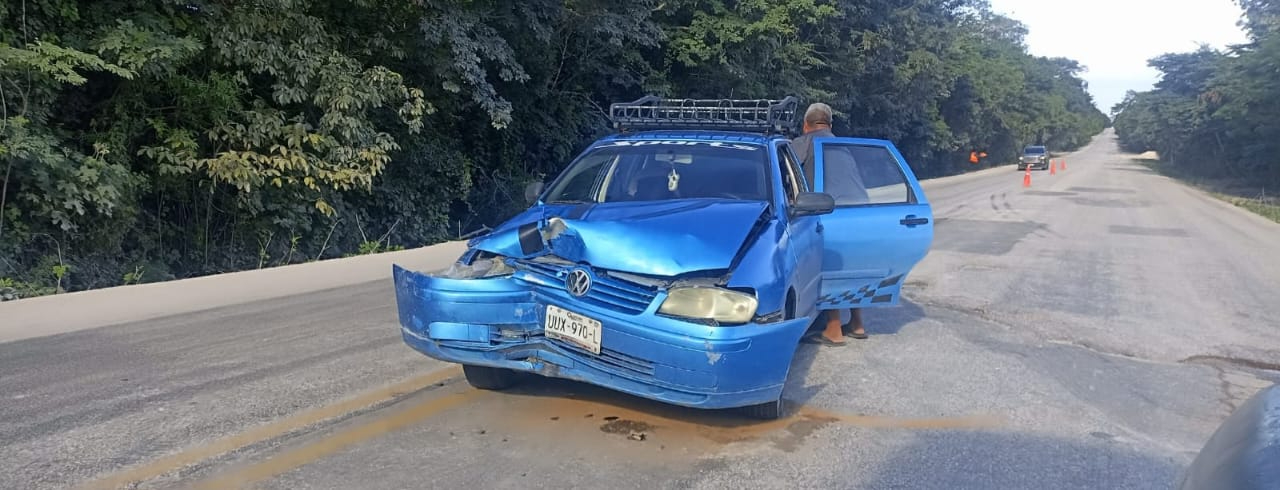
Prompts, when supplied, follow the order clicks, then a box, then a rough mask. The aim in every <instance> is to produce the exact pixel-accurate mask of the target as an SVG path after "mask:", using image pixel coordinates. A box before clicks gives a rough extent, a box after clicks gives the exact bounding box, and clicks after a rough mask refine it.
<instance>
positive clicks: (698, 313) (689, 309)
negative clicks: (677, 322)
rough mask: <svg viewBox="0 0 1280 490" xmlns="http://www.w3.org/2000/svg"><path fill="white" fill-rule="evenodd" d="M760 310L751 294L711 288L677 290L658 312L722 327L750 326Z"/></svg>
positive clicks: (671, 292) (669, 296) (670, 292)
mask: <svg viewBox="0 0 1280 490" xmlns="http://www.w3.org/2000/svg"><path fill="white" fill-rule="evenodd" d="M757 306H759V304H758V302H757V301H756V298H755V297H754V296H751V295H749V294H745V293H740V292H737V291H731V290H728V289H720V288H711V287H692V288H675V289H672V290H671V291H669V292H668V293H667V299H666V300H664V301H663V302H662V307H661V308H658V312H659V313H662V314H666V315H672V316H680V317H685V318H704V319H711V320H715V321H717V322H721V323H747V322H749V321H751V318H752V317H753V316H755V314H756V307H757Z"/></svg>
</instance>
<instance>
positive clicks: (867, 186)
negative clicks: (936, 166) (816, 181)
mask: <svg viewBox="0 0 1280 490" xmlns="http://www.w3.org/2000/svg"><path fill="white" fill-rule="evenodd" d="M822 160H823V179H822V184H823V185H822V188H823V189H825V191H826V192H827V193H828V194H831V196H832V197H834V198H835V200H836V206H861V205H871V204H906V203H910V202H913V201H914V197H913V196H912V193H911V189H910V187H909V186H908V185H907V177H906V175H904V174H903V173H902V167H901V166H899V165H898V160H897V159H896V158H894V156H893V154H892V153H890V152H889V150H888V149H887V148H884V147H882V146H870V145H853V144H830V143H828V144H824V145H823V146H822Z"/></svg>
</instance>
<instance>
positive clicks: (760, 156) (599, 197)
mask: <svg viewBox="0 0 1280 490" xmlns="http://www.w3.org/2000/svg"><path fill="white" fill-rule="evenodd" d="M767 162H768V155H767V154H766V153H765V150H764V147H762V146H758V145H747V144H738V143H717V142H686V141H669V142H668V141H653V142H650V141H615V142H610V143H605V144H604V145H601V146H597V147H596V148H594V149H592V150H591V151H590V152H588V153H587V154H586V155H583V156H582V158H579V159H578V161H577V162H576V163H574V164H573V165H572V166H570V167H569V169H568V170H566V171H565V173H564V174H563V175H561V176H560V178H559V179H558V180H557V181H556V183H555V184H554V185H553V187H552V189H551V192H549V193H548V194H547V198H546V202H548V203H606V202H623V201H662V200H671V199H694V198H724V199H742V200H751V201H768V200H769V196H770V193H769V177H768V175H769V173H768V170H769V166H768V164H767Z"/></svg>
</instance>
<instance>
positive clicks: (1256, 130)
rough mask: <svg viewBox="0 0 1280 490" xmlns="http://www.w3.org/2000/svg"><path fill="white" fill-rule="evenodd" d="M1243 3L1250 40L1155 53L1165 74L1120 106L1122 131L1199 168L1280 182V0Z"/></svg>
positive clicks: (1125, 137)
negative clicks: (1225, 47)
mask: <svg viewBox="0 0 1280 490" xmlns="http://www.w3.org/2000/svg"><path fill="white" fill-rule="evenodd" d="M1240 4H1241V5H1242V6H1243V7H1244V9H1245V18H1244V21H1243V22H1242V24H1243V25H1244V26H1245V27H1246V28H1247V29H1248V30H1249V34H1250V38H1251V39H1250V42H1249V43H1247V44H1245V45H1242V46H1234V47H1232V48H1231V49H1229V50H1226V51H1217V50H1213V49H1210V48H1208V47H1202V48H1201V49H1199V50H1197V51H1195V52H1191V53H1177V54H1166V55H1163V56H1160V57H1157V58H1155V59H1152V60H1151V62H1150V64H1151V66H1152V67H1155V68H1156V69H1158V70H1160V71H1161V72H1162V73H1163V76H1162V77H1161V80H1160V82H1158V83H1157V84H1156V86H1155V89H1154V90H1151V91H1147V92H1142V93H1132V92H1131V93H1129V94H1128V96H1127V97H1125V100H1124V101H1123V102H1121V103H1120V104H1119V105H1117V106H1116V107H1115V108H1114V109H1113V112H1115V113H1116V120H1115V128H1116V134H1117V136H1119V138H1120V144H1121V145H1122V146H1123V147H1124V148H1125V149H1126V150H1129V151H1134V152H1144V151H1148V150H1155V151H1156V152H1157V153H1159V155H1160V158H1161V159H1162V160H1164V161H1166V162H1168V163H1169V164H1171V165H1173V166H1174V167H1175V168H1177V169H1179V170H1182V171H1184V172H1185V173H1189V174H1191V175H1195V176H1202V177H1228V178H1236V179H1245V180H1248V181H1250V182H1254V183H1257V184H1261V185H1271V186H1274V185H1280V157H1278V155H1280V125H1277V124H1276V123H1275V122H1276V121H1277V120H1280V84H1278V83H1276V82H1277V80H1280V78H1277V73H1280V22H1278V19H1280V3H1278V2H1273V1H1270V0H1240Z"/></svg>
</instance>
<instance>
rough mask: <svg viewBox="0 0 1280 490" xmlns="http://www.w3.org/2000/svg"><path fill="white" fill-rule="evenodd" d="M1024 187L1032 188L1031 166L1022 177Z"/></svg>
mask: <svg viewBox="0 0 1280 490" xmlns="http://www.w3.org/2000/svg"><path fill="white" fill-rule="evenodd" d="M1022 186H1023V187H1031V166H1030V165H1027V173H1026V175H1024V176H1023V177H1022Z"/></svg>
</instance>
